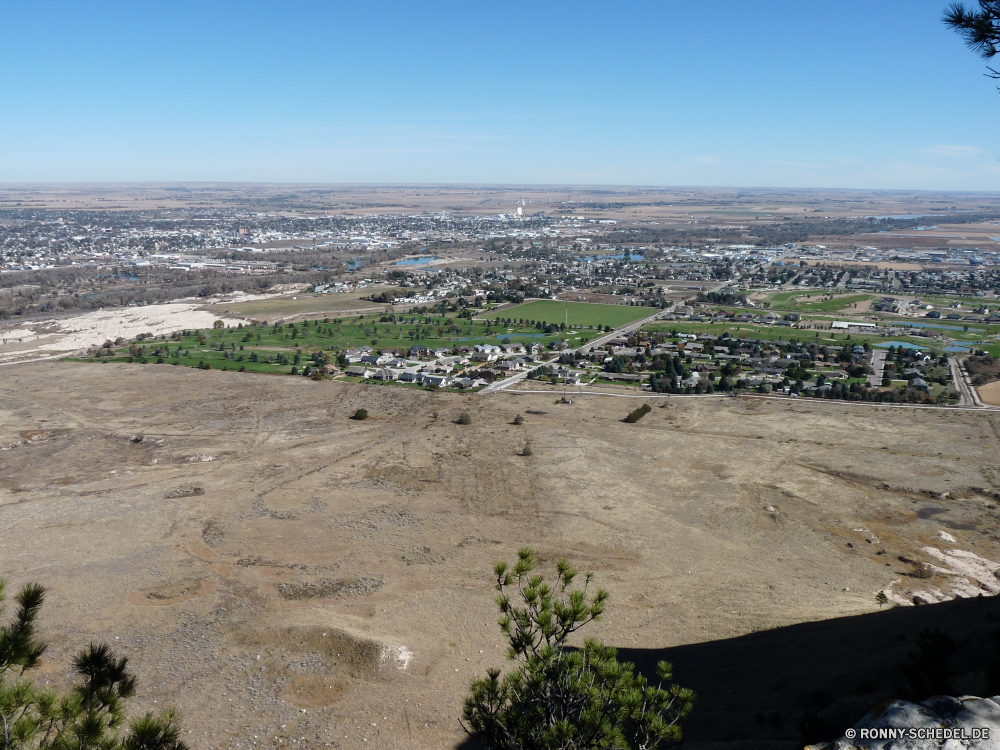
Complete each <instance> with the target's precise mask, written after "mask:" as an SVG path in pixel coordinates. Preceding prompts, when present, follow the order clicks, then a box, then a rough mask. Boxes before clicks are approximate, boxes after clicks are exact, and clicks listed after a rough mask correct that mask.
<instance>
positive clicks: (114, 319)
mask: <svg viewBox="0 0 1000 750" xmlns="http://www.w3.org/2000/svg"><path fill="white" fill-rule="evenodd" d="M216 320H222V321H223V322H225V323H226V324H227V325H231V326H235V325H237V324H239V323H241V322H242V320H240V319H239V318H224V317H220V316H218V315H215V314H214V313H211V312H209V311H207V310H205V309H203V308H202V307H201V306H200V305H199V304H195V303H191V302H172V303H169V304H165V305H147V306H145V307H128V308H124V309H115V310H95V311H94V312H90V313H86V314H84V315H76V316H74V317H71V318H62V319H58V320H43V321H38V322H37V323H28V324H22V326H23V327H19V328H14V329H9V330H6V331H2V330H0V341H3V340H6V342H7V343H8V344H11V343H13V342H14V341H17V342H18V343H19V344H34V346H31V347H25V346H21V347H18V348H17V350H16V351H10V352H9V353H10V355H12V357H17V358H18V359H26V358H31V357H32V356H34V357H40V356H44V355H48V354H51V353H54V352H64V353H65V352H75V351H79V350H81V349H86V348H88V347H91V346H95V345H98V346H99V345H100V344H102V343H103V342H104V341H106V340H108V339H110V340H112V341H114V340H115V339H117V338H119V337H121V338H124V339H133V338H135V337H136V336H137V335H138V334H140V333H151V334H153V335H154V336H162V335H164V334H168V333H173V332H174V331H182V330H196V329H207V328H211V327H212V326H213V324H214V323H215V321H216Z"/></svg>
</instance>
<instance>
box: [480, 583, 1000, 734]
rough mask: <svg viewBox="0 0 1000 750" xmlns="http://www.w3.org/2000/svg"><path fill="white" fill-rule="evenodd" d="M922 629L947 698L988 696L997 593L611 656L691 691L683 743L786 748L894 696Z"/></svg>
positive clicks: (997, 626)
mask: <svg viewBox="0 0 1000 750" xmlns="http://www.w3.org/2000/svg"><path fill="white" fill-rule="evenodd" d="M925 628H940V629H941V630H942V631H944V632H946V633H947V634H948V635H949V636H950V637H951V638H952V640H953V641H954V643H955V645H956V647H957V648H956V651H955V654H954V656H953V658H952V660H951V663H952V674H953V678H952V686H953V689H954V692H955V693H956V694H971V695H984V694H992V693H991V692H990V690H991V688H993V689H994V690H995V689H996V685H995V684H992V685H991V683H990V679H991V678H990V674H989V673H990V671H991V665H992V664H993V663H995V662H997V645H998V640H997V637H996V636H997V633H998V632H1000V598H996V599H993V598H977V599H962V600H957V601H952V602H945V603H943V604H933V605H926V606H918V607H897V608H893V609H887V610H884V611H879V612H873V613H870V614H865V615H857V616H854V617H843V618H838V619H834V620H824V621H820V622H809V623H802V624H799V625H791V626H789V627H784V628H777V629H775V630H767V631H762V632H759V633H751V634H750V635H745V636H741V637H739V638H730V639H727V640H722V641H710V642H707V643H696V644H691V645H687V646H678V647H676V648H668V649H621V650H620V651H619V660H621V661H631V662H634V663H635V664H636V666H637V667H638V668H639V669H640V670H642V671H643V672H644V673H646V674H647V675H650V676H653V675H654V672H655V666H656V664H657V662H659V661H661V660H666V661H669V662H671V663H672V664H673V665H674V678H675V680H676V681H677V682H678V683H680V684H681V685H683V686H685V687H689V688H692V689H693V690H694V691H695V692H696V693H697V695H698V699H697V701H696V702H695V708H694V712H693V713H692V715H691V716H690V717H688V719H687V720H686V721H685V722H684V745H685V747H689V748H690V747H695V748H702V747H704V748H712V750H725V749H726V748H734V749H735V748H738V749H739V750H756V748H767V749H768V750H785V749H786V748H788V749H791V748H801V747H802V746H803V745H805V744H807V743H815V742H820V741H826V740H832V739H836V738H837V737H839V736H840V735H841V734H842V733H843V731H844V730H845V729H847V728H848V727H849V726H851V725H853V724H854V723H855V722H857V721H858V720H859V719H860V718H861V717H862V716H863V715H864V714H865V713H867V712H868V711H869V710H870V709H871V708H873V707H875V706H876V705H878V704H879V703H881V702H883V701H887V700H891V699H893V698H895V697H898V696H899V689H900V687H901V686H902V685H904V684H905V682H906V681H905V679H904V676H903V674H902V672H901V671H900V665H901V664H903V663H905V662H906V661H907V658H908V654H910V653H912V652H916V650H917V637H918V634H919V633H920V631H921V630H923V629H925ZM925 697H929V696H925ZM461 747H462V748H463V750H474V748H477V747H478V744H477V743H475V742H474V741H473V740H469V741H467V742H465V743H464V744H463V745H462V746H461Z"/></svg>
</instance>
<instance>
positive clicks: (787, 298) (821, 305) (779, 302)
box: [770, 292, 874, 313]
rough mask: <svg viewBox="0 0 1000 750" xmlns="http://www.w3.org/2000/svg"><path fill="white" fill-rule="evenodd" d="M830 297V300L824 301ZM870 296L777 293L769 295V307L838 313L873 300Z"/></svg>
mask: <svg viewBox="0 0 1000 750" xmlns="http://www.w3.org/2000/svg"><path fill="white" fill-rule="evenodd" d="M830 296H832V299H826V298H827V297H830ZM873 296H874V295H871V294H834V295H828V294H824V293H822V292H813V293H809V292H805V293H803V292H779V293H778V294H773V295H771V297H770V299H771V307H772V308H773V309H775V310H794V311H801V312H814V313H824V312H827V313H829V312H839V311H841V310H844V309H847V308H851V307H853V306H854V305H855V304H859V303H861V302H866V301H868V300H870V299H872V298H873Z"/></svg>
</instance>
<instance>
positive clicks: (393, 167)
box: [0, 0, 1000, 190]
mask: <svg viewBox="0 0 1000 750" xmlns="http://www.w3.org/2000/svg"><path fill="white" fill-rule="evenodd" d="M946 4H947V0H863V1H860V0H838V2H836V3H813V2H803V0H795V1H792V0H788V1H784V0H758V1H757V2H752V3H748V2H746V0H741V1H730V0H716V2H712V3H682V2H679V1H678V0H655V1H650V2H645V1H643V2H627V1H626V2H618V3H610V2H606V1H605V2H590V1H589V0H574V1H573V2H560V1H553V0H543V1H542V2H536V3H526V2H519V1H514V2H505V3H470V2H467V1H466V2H436V1H435V0H425V2H415V1H414V0H410V1H409V2H389V1H380V0H369V1H368V2H351V3H346V2H338V1H337V0H325V1H322V2H301V1H299V2H297V1H296V0H286V2H281V3H278V2H253V1H246V0H245V1H244V2H239V3H236V2H229V1H228V0H213V1H212V2H204V0H201V1H200V2H197V3H193V2H183V1H174V2H169V3H168V2H159V1H157V0H147V1H145V2H135V1H134V0H132V1H131V2H102V1H100V0H93V1H90V2H83V3H81V2H78V1H77V2H72V3H70V2H61V1H59V0H48V1H43V2H38V0H33V1H31V2H25V1H22V0H4V2H2V3H0V34H2V37H0V73H2V76H0V102H3V107H2V108H0V182H81V181H82V182H91V181H93V182H101V181H132V182H134V181H251V182H272V181H273V182H369V183H370V182H396V183H462V182H464V183H508V184H511V183H515V184H529V183H535V184H538V183H542V184H620V185H621V184H623V185H701V186H787V187H853V188H907V189H943V190H1000V161H998V159H1000V139H998V138H997V133H998V128H1000V94H998V93H997V91H996V89H995V85H994V83H995V82H993V81H990V80H989V79H987V78H986V77H984V76H983V73H984V72H985V63H984V62H983V61H982V60H981V59H980V58H978V57H977V56H976V55H974V54H973V53H972V52H970V51H969V50H967V49H966V48H965V47H964V46H963V44H962V42H961V40H960V39H959V38H958V37H957V36H956V35H955V34H954V33H952V32H950V31H948V30H947V29H945V28H944V26H943V25H942V24H941V21H940V18H941V13H942V11H943V9H944V6H945V5H946Z"/></svg>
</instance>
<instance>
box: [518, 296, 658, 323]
mask: <svg viewBox="0 0 1000 750" xmlns="http://www.w3.org/2000/svg"><path fill="white" fill-rule="evenodd" d="M655 312H656V310H655V309H653V308H651V307H629V306H628V305H596V304H592V303H590V302H570V303H569V324H570V325H571V326H611V327H612V328H618V327H619V326H623V325H626V324H627V323H631V322H632V321H634V320H640V319H641V318H648V317H649V316H650V315H652V314H653V313H655ZM502 315H503V317H505V318H513V319H515V320H521V319H524V320H540V321H542V322H543V323H565V322H566V303H565V302H562V301H560V300H535V301H534V302H525V303H524V304H523V305H517V306H516V307H511V308H508V309H506V310H504V311H503V312H502Z"/></svg>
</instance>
